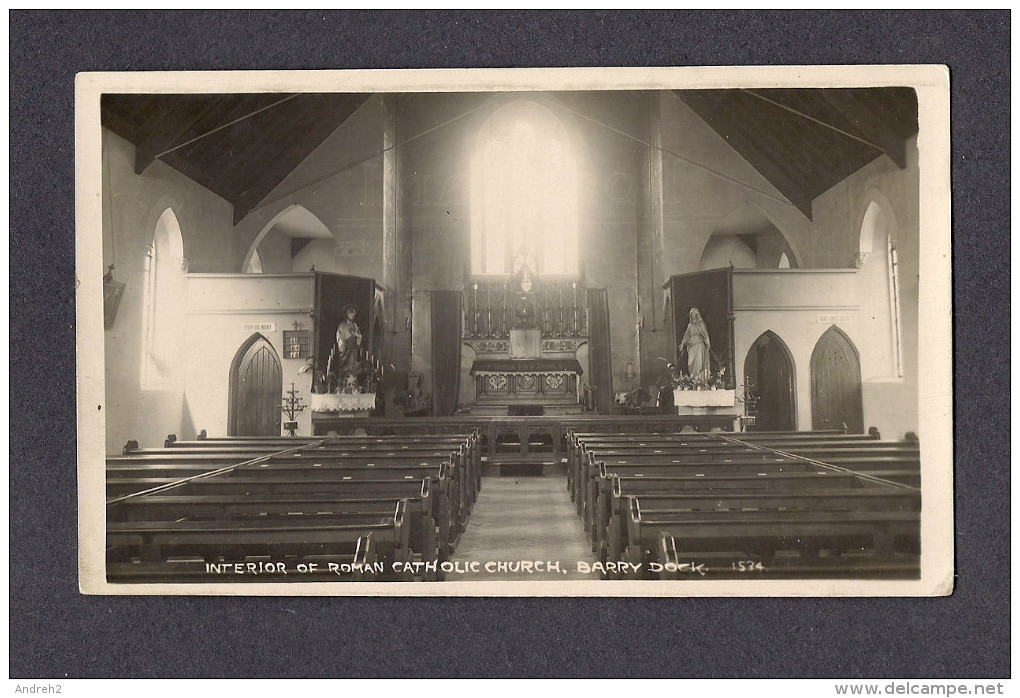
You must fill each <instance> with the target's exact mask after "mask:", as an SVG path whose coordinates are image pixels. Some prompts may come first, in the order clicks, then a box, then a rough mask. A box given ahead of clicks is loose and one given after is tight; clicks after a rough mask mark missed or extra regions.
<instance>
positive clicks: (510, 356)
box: [461, 278, 588, 414]
mask: <svg viewBox="0 0 1020 698" xmlns="http://www.w3.org/2000/svg"><path fill="white" fill-rule="evenodd" d="M586 305H587V298H586V291H585V289H584V287H583V286H581V285H579V284H578V283H577V282H576V281H563V280H552V281H550V280H539V279H537V278H531V279H528V280H527V281H526V282H524V283H521V282H519V281H518V280H512V281H509V282H503V281H477V282H475V283H473V284H472V285H471V288H470V289H469V290H468V291H467V292H466V293H465V304H464V311H465V317H464V325H463V326H464V345H463V352H464V355H465V360H464V362H463V364H462V370H463V371H464V373H465V374H466V375H465V374H462V376H461V378H462V385H465V386H467V385H470V386H472V388H473V391H472V393H471V395H470V398H471V404H469V405H467V407H468V409H470V410H471V411H472V412H476V413H479V414H521V413H523V414H541V413H544V412H553V413H558V414H564V413H573V412H580V411H581V410H582V407H581V400H580V399H579V396H580V394H581V385H582V382H583V380H584V376H585V373H586V371H587V366H588V329H587V328H588V319H587V312H586ZM465 397H468V396H465Z"/></svg>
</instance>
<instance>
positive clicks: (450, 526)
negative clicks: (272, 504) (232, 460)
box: [107, 461, 462, 560]
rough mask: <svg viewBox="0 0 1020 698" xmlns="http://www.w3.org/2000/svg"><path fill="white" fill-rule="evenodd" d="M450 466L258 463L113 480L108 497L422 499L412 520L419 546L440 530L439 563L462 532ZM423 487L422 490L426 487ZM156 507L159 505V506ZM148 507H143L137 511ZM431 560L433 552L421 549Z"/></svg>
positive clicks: (439, 463) (114, 501)
mask: <svg viewBox="0 0 1020 698" xmlns="http://www.w3.org/2000/svg"><path fill="white" fill-rule="evenodd" d="M449 472H450V470H449V464H448V463H447V462H445V461H444V462H437V463H434V464H426V465H386V464H383V465H379V466H377V467H371V468H369V467H364V465H354V466H351V465H347V466H344V465H335V466H334V465H333V464H329V463H328V462H327V463H323V464H322V465H321V466H319V467H316V465H315V463H300V462H299V463H297V464H292V465H291V466H289V467H288V466H287V465H286V464H275V463H274V464H272V465H270V466H268V467H262V464H260V463H254V464H246V465H241V466H237V467H234V468H231V469H230V470H229V471H227V472H220V473H218V474H215V475H199V476H195V477H192V478H186V479H180V478H177V477H137V478H121V479H118V480H110V481H108V483H107V488H108V494H109V495H110V496H111V497H112V498H113V499H111V500H110V504H117V503H120V502H124V501H125V500H126V499H128V497H127V495H133V496H136V497H137V496H139V493H143V492H148V493H149V494H145V495H141V496H143V497H152V496H154V495H157V494H162V495H167V496H171V497H179V496H182V495H200V496H205V497H220V498H231V497H235V498H236V497H240V498H252V499H253V500H257V499H258V498H259V497H271V496H281V495H311V494H323V495H329V496H335V497H340V498H344V497H356V498H358V497H360V498H363V497H365V496H368V497H386V498H394V497H399V498H402V499H409V500H410V501H415V500H417V499H418V498H421V501H420V503H419V507H421V508H423V510H422V511H421V512H420V513H415V514H414V515H413V516H412V518H411V526H412V529H413V531H414V533H415V540H416V541H417V540H421V541H429V540H431V539H432V538H433V536H432V535H431V534H427V533H424V531H425V530H431V529H432V528H433V526H434V527H437V528H438V533H437V534H436V535H435V540H436V542H437V547H438V550H439V557H440V559H442V560H445V559H446V558H447V557H448V555H449V553H450V552H452V548H453V546H454V543H455V541H456V539H457V536H458V534H459V531H460V530H461V527H462V526H461V522H460V518H459V514H458V513H457V510H456V509H455V508H454V507H455V506H457V503H456V498H454V497H451V490H452V487H451V481H450V477H449ZM423 481H424V484H423ZM157 501H158V500H157ZM228 501H229V500H228ZM133 506H144V505H133ZM422 550H423V554H425V555H426V556H427V555H428V554H429V552H428V551H429V550H431V548H423V549H422Z"/></svg>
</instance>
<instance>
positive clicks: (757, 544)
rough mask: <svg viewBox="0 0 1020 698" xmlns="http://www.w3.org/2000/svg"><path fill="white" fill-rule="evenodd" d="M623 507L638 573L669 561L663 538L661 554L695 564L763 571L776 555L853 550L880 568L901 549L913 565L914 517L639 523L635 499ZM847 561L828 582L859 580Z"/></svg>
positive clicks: (660, 518) (828, 514) (830, 514)
mask: <svg viewBox="0 0 1020 698" xmlns="http://www.w3.org/2000/svg"><path fill="white" fill-rule="evenodd" d="M629 505H630V506H629V508H628V511H629V514H628V521H627V526H628V529H627V549H626V552H625V553H624V559H625V561H626V562H628V563H630V564H631V565H635V564H642V565H644V566H643V567H642V571H643V572H647V571H649V569H650V567H651V563H653V562H659V564H663V563H664V562H666V561H668V560H669V556H668V555H666V551H665V550H663V547H664V546H663V540H664V539H666V540H669V539H671V541H672V542H671V543H669V548H671V549H672V550H673V551H675V552H676V553H681V552H682V553H683V554H684V555H685V556H689V557H690V558H691V559H692V561H694V562H695V563H696V562H697V560H698V558H699V557H701V556H704V557H706V558H708V559H711V558H713V557H714V558H715V559H718V558H719V557H722V558H723V559H726V558H729V559H730V560H732V561H738V560H745V561H746V560H751V561H756V562H760V563H761V566H762V567H763V568H765V569H768V568H770V567H773V566H776V567H782V564H783V560H784V559H788V558H787V556H786V555H782V556H779V555H777V553H796V554H797V555H799V557H800V560H801V561H807V562H811V561H815V560H817V559H818V558H819V557H820V554H821V553H823V552H827V553H830V555H829V556H828V557H829V559H830V560H832V559H835V558H836V557H842V555H843V553H844V552H845V551H854V552H856V553H858V554H862V555H865V556H866V557H867V559H869V560H872V561H876V562H879V563H882V562H895V560H896V553H897V552H898V551H899V550H906V551H908V555H907V556H906V559H907V560H910V561H913V560H916V559H917V558H916V556H915V555H913V551H914V550H916V549H917V546H918V540H919V537H920V512H918V511H815V510H808V511H800V510H798V511H711V512H702V511H698V512H677V511H668V512H656V513H655V514H649V515H647V516H646V515H644V514H643V513H642V511H641V509H640V504H639V498H637V497H633V498H630V500H629ZM854 559H856V558H848V560H850V562H849V564H846V565H832V570H831V572H832V575H833V576H859V574H857V573H855V571H854V565H853V562H852V561H853V560H854ZM902 559H903V558H901V560H902ZM777 561H778V562H777ZM909 564H914V563H913V562H910V563H909ZM918 569H919V568H918ZM867 573H868V570H863V571H862V572H861V573H860V574H867ZM790 574H791V575H792V574H795V571H794V572H790Z"/></svg>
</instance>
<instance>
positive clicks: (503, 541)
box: [446, 477, 598, 582]
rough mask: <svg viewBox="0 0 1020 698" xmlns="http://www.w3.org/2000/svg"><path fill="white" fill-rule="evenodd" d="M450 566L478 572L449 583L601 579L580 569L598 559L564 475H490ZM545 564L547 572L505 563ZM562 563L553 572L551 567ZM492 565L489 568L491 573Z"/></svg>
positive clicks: (457, 576)
mask: <svg viewBox="0 0 1020 698" xmlns="http://www.w3.org/2000/svg"><path fill="white" fill-rule="evenodd" d="M450 560H451V562H455V563H460V564H461V565H464V564H465V563H471V562H475V563H478V564H477V565H476V567H477V568H478V571H477V572H466V573H455V574H447V575H446V579H447V580H448V581H472V582H477V581H518V580H526V581H543V580H553V579H562V580H569V579H598V575H592V574H586V573H584V572H579V571H578V569H577V568H578V564H577V563H578V562H583V563H588V564H591V563H593V562H595V556H594V555H593V554H592V552H591V548H590V547H589V545H588V537H587V536H586V535H585V533H584V529H583V527H582V526H581V520H580V518H578V516H577V512H576V511H575V510H574V504H573V503H572V502H571V501H570V495H569V494H568V493H567V488H566V481H565V479H564V478H562V477H486V478H483V479H482V490H481V492H480V493H479V495H478V500H477V501H476V502H475V506H474V510H473V511H472V512H471V516H470V518H469V519H468V524H467V531H465V532H464V534H463V535H462V536H461V539H460V543H459V544H458V545H457V550H456V552H455V553H454V555H453V556H452V557H451V558H450ZM522 561H528V562H533V563H534V562H541V563H542V565H541V566H542V568H543V569H542V570H541V571H534V568H533V571H532V572H527V571H523V570H518V571H510V569H509V566H500V567H497V566H499V565H500V563H520V562H522ZM556 562H559V570H558V571H557V570H555V569H553V570H552V571H549V570H548V569H545V568H547V567H551V565H550V564H548V563H553V564H554V563H556ZM486 567H488V570H487V569H486Z"/></svg>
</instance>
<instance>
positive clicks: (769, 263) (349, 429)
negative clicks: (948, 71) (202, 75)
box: [101, 87, 922, 583]
mask: <svg viewBox="0 0 1020 698" xmlns="http://www.w3.org/2000/svg"><path fill="white" fill-rule="evenodd" d="M917 109H918V108H917V99H916V96H915V93H914V91H913V90H911V89H908V88H892V87H890V88H859V89H698V90H617V91H552V92H421V93H414V92H407V93H374V94H367V93H336V92H322V93H292V94H282V93H251V94H247V93H246V94H105V95H103V97H102V101H101V120H102V177H103V181H102V197H103V200H102V208H103V227H102V245H103V250H102V252H103V263H104V269H105V270H106V277H105V279H104V300H105V308H104V311H105V315H104V319H105V332H104V336H105V366H106V374H105V383H106V405H105V408H104V410H105V419H106V452H107V463H106V467H107V478H106V483H107V484H106V494H107V503H106V519H107V542H106V554H107V557H106V564H107V578H108V580H109V581H111V582H118V583H131V582H134V583H138V582H141V583H146V582H160V581H170V582H182V583H205V582H238V581H243V582H254V581H258V582H262V581H272V582H295V581H406V582H430V581H432V582H436V581H442V582H443V583H447V582H457V581H490V580H543V579H557V580H558V579H562V580H586V579H591V580H600V579H644V580H652V579H656V580H657V579H669V580H684V579H703V578H706V577H707V578H711V579H716V578H718V579H734V578H736V579H746V578H748V577H754V578H780V579H815V578H845V577H852V578H866V579H870V578H874V579H904V578H905V579H914V578H917V576H918V575H919V557H920V552H919V547H920V537H919V517H920V503H921V497H920V493H921V489H920V484H921V483H920V437H921V436H922V434H921V432H920V430H919V408H918V381H919V372H918V323H919V314H918V303H919V283H918V279H919V257H920V223H919V220H920V216H919V181H920V171H919V165H918V147H917V135H918V113H917Z"/></svg>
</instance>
